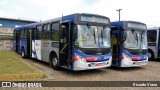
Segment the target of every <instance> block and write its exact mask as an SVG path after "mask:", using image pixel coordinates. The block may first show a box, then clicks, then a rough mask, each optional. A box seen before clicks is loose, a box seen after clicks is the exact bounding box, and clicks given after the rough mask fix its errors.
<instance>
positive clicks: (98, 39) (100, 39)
mask: <svg viewBox="0 0 160 90" xmlns="http://www.w3.org/2000/svg"><path fill="white" fill-rule="evenodd" d="M75 44H76V45H78V47H80V48H110V47H111V45H110V28H109V27H103V26H91V25H90V26H87V25H78V37H77V40H76V42H75Z"/></svg>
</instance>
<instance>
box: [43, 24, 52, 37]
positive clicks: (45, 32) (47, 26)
mask: <svg viewBox="0 0 160 90" xmlns="http://www.w3.org/2000/svg"><path fill="white" fill-rule="evenodd" d="M49 33H50V24H44V25H43V31H42V39H43V40H49Z"/></svg>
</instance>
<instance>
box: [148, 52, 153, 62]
mask: <svg viewBox="0 0 160 90" xmlns="http://www.w3.org/2000/svg"><path fill="white" fill-rule="evenodd" d="M148 59H150V60H151V59H154V54H153V52H152V51H151V50H149V51H148Z"/></svg>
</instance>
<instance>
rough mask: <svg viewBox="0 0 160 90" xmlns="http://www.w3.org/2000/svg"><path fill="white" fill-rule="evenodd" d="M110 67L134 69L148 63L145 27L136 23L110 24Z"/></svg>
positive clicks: (120, 22)
mask: <svg viewBox="0 0 160 90" xmlns="http://www.w3.org/2000/svg"><path fill="white" fill-rule="evenodd" d="M111 38H112V50H113V53H112V58H113V59H112V65H113V66H118V67H136V66H141V65H146V64H147V62H148V56H147V53H148V46H147V26H146V24H144V23H141V22H136V21H117V22H111Z"/></svg>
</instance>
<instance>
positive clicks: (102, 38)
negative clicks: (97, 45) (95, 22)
mask: <svg viewBox="0 0 160 90" xmlns="http://www.w3.org/2000/svg"><path fill="white" fill-rule="evenodd" d="M103 31H104V27H103V28H102V29H101V38H102V44H103V37H104V36H103Z"/></svg>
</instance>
